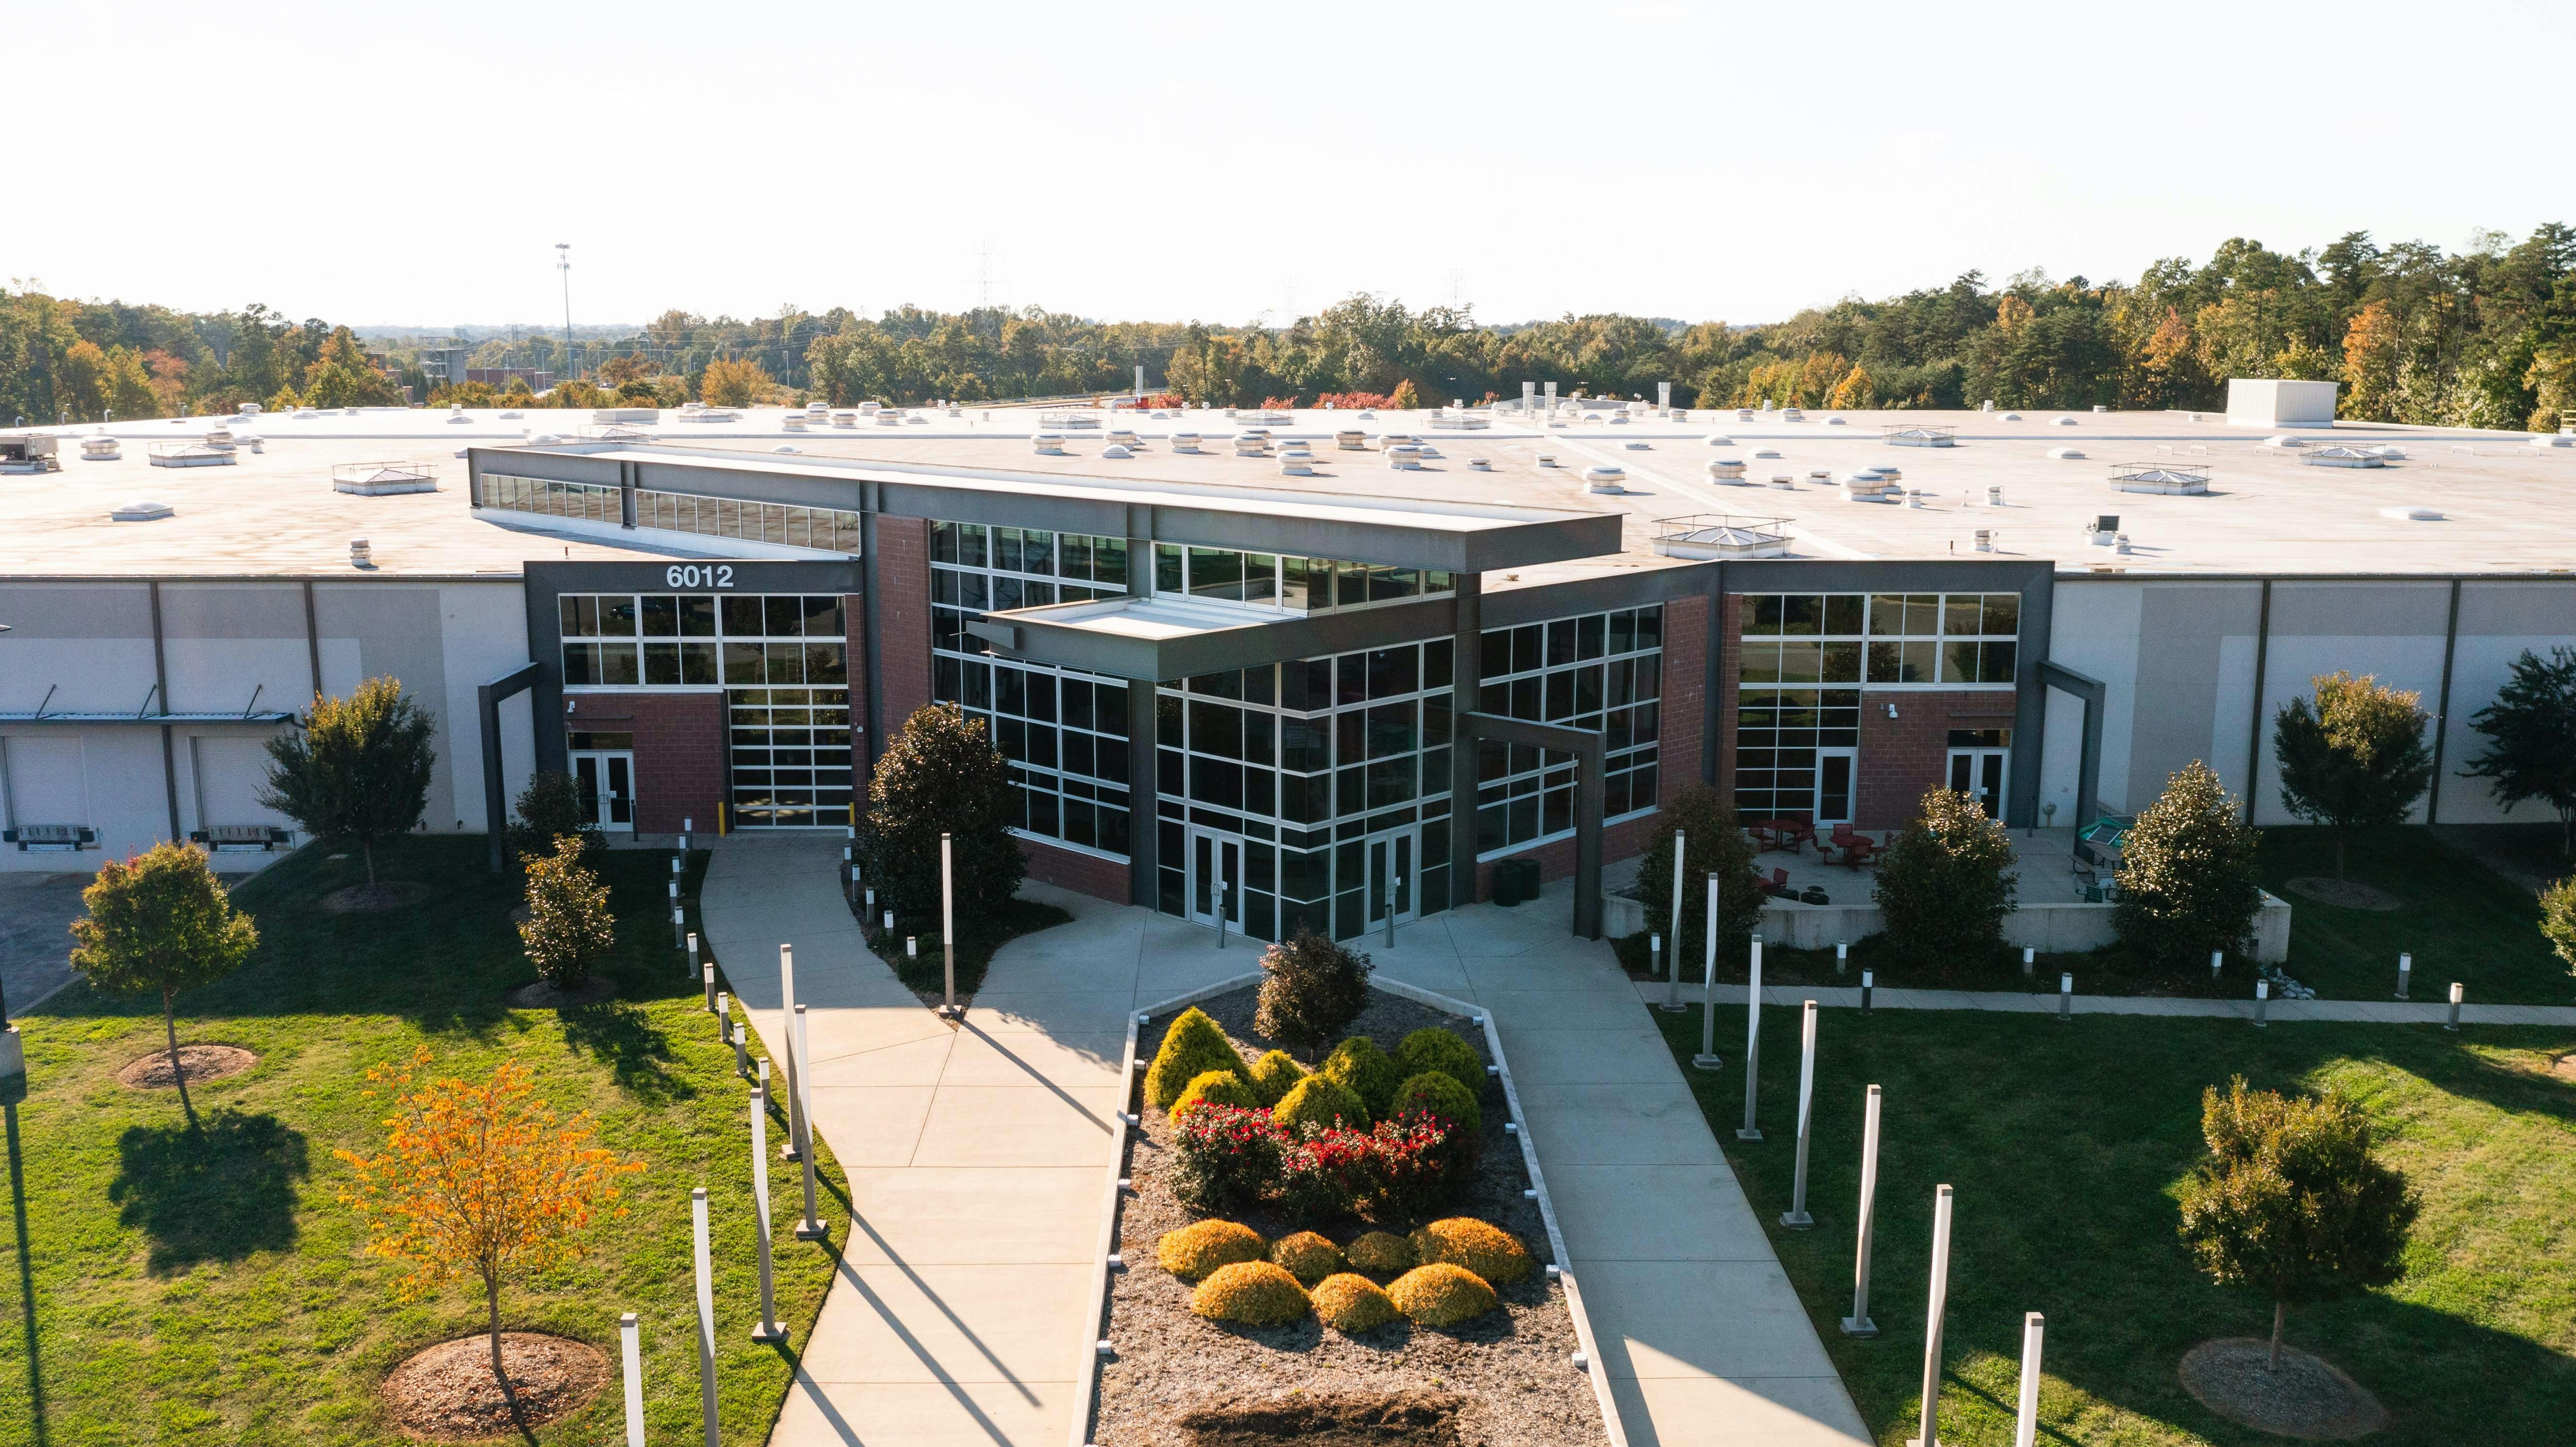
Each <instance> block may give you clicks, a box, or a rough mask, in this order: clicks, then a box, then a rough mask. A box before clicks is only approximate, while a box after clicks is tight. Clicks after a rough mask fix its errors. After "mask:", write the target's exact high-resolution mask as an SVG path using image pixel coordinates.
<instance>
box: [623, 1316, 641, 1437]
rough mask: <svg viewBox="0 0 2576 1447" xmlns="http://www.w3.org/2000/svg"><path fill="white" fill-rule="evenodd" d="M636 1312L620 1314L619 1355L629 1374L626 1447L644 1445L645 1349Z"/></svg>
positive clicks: (627, 1378)
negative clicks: (636, 1320)
mask: <svg viewBox="0 0 2576 1447" xmlns="http://www.w3.org/2000/svg"><path fill="white" fill-rule="evenodd" d="M638 1335H639V1333H638V1330H637V1327H636V1324H635V1313H633V1312H631V1311H630V1312H626V1313H625V1314H623V1315H621V1316H619V1317H618V1318H617V1357H618V1362H619V1364H620V1365H621V1366H623V1367H624V1368H625V1374H626V1447H644V1352H643V1344H642V1343H641V1342H640V1341H639V1340H638V1339H637V1338H638Z"/></svg>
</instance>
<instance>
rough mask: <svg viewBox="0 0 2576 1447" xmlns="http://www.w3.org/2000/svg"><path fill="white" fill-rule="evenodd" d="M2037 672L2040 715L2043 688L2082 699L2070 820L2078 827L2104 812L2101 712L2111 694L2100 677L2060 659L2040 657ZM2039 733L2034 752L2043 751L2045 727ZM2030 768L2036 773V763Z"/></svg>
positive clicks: (2044, 747)
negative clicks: (2081, 737) (2079, 746)
mask: <svg viewBox="0 0 2576 1447" xmlns="http://www.w3.org/2000/svg"><path fill="white" fill-rule="evenodd" d="M2038 672H2039V683H2040V691H2041V694H2042V706H2041V717H2042V718H2043V719H2045V718H2046V717H2047V712H2046V690H2048V689H2052V688H2054V689H2059V690H2062V691H2064V692H2066V693H2070V694H2073V695H2074V696H2075V697H2077V698H2079V699H2082V700H2083V701H2084V742H2083V747H2082V749H2081V750H2080V751H2079V752H2078V754H2077V760H2078V762H2077V763H2076V766H2075V812H2076V814H2077V815H2078V817H2077V818H2076V819H2075V820H2074V821H2073V822H2074V823H2075V824H2076V825H2077V826H2078V827H2081V826H2082V825H2083V824H2084V823H2085V822H2087V821H2086V819H2085V818H2084V817H2082V816H2086V815H2099V814H2101V813H2102V812H2104V811H2103V809H2102V798H2101V795H2102V713H2103V708H2104V701H2105V700H2106V699H2108V698H2109V697H2110V690H2108V689H2106V688H2104V687H2103V686H2102V681H2101V680H2100V679H2098V678H2088V677H2086V676H2085V675H2083V674H2081V673H2078V672H2076V671H2075V670H2074V669H2071V668H2069V667H2067V666H2066V665H2064V664H2062V663H2054V662H2049V661H2046V660H2043V661H2041V663H2040V664H2039V669H2038ZM2038 737H2039V739H2040V749H2039V750H2034V752H2043V751H2045V749H2046V748H2047V735H2046V732H2045V728H2044V727H2043V729H2042V731H2041V733H2040V734H2039V735H2038ZM2033 772H2034V773H2036V767H2035V766H2034V770H2033ZM2023 827H2024V828H2028V827H2029V826H2028V825H2024V826H2023Z"/></svg>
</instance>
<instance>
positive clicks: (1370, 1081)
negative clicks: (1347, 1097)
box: [1318, 1035, 1404, 1119]
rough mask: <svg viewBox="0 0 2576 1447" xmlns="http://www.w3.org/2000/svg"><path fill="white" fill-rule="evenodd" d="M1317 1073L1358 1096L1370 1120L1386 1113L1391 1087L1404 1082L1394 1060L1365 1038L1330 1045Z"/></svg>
mask: <svg viewBox="0 0 2576 1447" xmlns="http://www.w3.org/2000/svg"><path fill="white" fill-rule="evenodd" d="M1318 1073H1319V1074H1322V1075H1326V1076H1329V1077H1331V1078H1332V1079H1333V1080H1336V1081H1338V1082H1340V1083H1341V1085H1342V1087H1343V1088H1344V1089H1346V1090H1348V1091H1350V1093H1351V1094H1353V1095H1356V1096H1358V1097H1359V1098H1360V1104H1362V1105H1364V1106H1367V1107H1368V1112H1369V1117H1370V1118H1371V1119H1376V1118H1378V1117H1381V1116H1383V1115H1385V1114H1386V1108H1387V1104H1388V1102H1390V1101H1392V1100H1394V1099H1395V1088H1396V1087H1397V1086H1399V1085H1402V1084H1403V1083H1404V1077H1403V1076H1402V1075H1401V1074H1398V1073H1397V1071H1396V1068H1395V1061H1394V1059H1393V1058H1392V1057H1391V1056H1389V1055H1388V1054H1387V1053H1386V1052H1385V1051H1383V1050H1380V1049H1378V1048H1377V1042H1376V1041H1374V1040H1371V1039H1370V1038H1369V1037H1367V1036H1366V1035H1354V1036H1352V1037H1351V1038H1350V1039H1348V1040H1345V1041H1343V1042H1342V1043H1341V1044H1339V1045H1336V1046H1334V1047H1333V1053H1332V1054H1330V1055H1327V1056H1325V1057H1324V1063H1323V1066H1322V1067H1321V1069H1320V1070H1319V1072H1318Z"/></svg>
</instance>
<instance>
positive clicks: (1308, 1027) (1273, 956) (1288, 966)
mask: <svg viewBox="0 0 2576 1447" xmlns="http://www.w3.org/2000/svg"><path fill="white" fill-rule="evenodd" d="M1261 975H1262V979H1261V1007H1260V1009H1259V1010H1258V1011H1256V1012H1255V1013H1254V1015H1253V1017H1252V1027H1253V1028H1254V1029H1256V1030H1258V1031H1260V1032H1261V1033H1262V1034H1264V1035H1267V1036H1270V1037H1271V1038H1273V1039H1276V1040H1285V1041H1287V1042H1288V1043H1290V1044H1292V1045H1296V1046H1299V1047H1301V1048H1304V1049H1308V1050H1311V1049H1314V1048H1315V1047H1317V1046H1320V1045H1322V1044H1323V1043H1324V1042H1325V1041H1327V1040H1330V1039H1332V1038H1333V1037H1334V1036H1336V1035H1339V1034H1340V1033H1342V1032H1343V1031H1344V1030H1347V1029H1349V1028H1350V1024H1351V1022H1352V1021H1353V1020H1356V1019H1358V1018H1359V1017H1360V1011H1362V1010H1365V1009H1367V1008H1368V977H1369V959H1368V956H1366V955H1361V954H1353V953H1352V952H1351V951H1349V950H1346V949H1344V948H1342V947H1341V946H1340V945H1337V944H1335V943H1333V942H1332V941H1331V940H1328V939H1326V938H1324V937H1323V936H1322V935H1320V934H1317V933H1316V932H1315V931H1314V930H1312V929H1301V930H1299V931H1297V933H1296V934H1294V935H1292V936H1290V937H1289V938H1287V939H1285V940H1282V941H1280V942H1279V943H1278V944H1275V945H1272V946H1271V947H1270V948H1269V949H1267V950H1264V951H1262V954H1261Z"/></svg>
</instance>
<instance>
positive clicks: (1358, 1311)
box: [1314, 1271, 1403, 1335]
mask: <svg viewBox="0 0 2576 1447" xmlns="http://www.w3.org/2000/svg"><path fill="white" fill-rule="evenodd" d="M1314 1303H1315V1315H1317V1316H1320V1317H1322V1318H1323V1319H1324V1325H1326V1326H1329V1327H1331V1328H1332V1329H1333V1330H1335V1331H1338V1332H1344V1333H1347V1334H1350V1335H1357V1334H1358V1333H1360V1332H1364V1331H1375V1330H1376V1329H1378V1328H1379V1327H1382V1326H1384V1325H1386V1324H1387V1323H1388V1322H1391V1321H1393V1320H1395V1319H1396V1318H1397V1317H1398V1316H1401V1315H1403V1313H1401V1312H1399V1311H1397V1310H1396V1309H1395V1303H1394V1302H1393V1301H1391V1300H1389V1299H1388V1297H1387V1294H1386V1292H1385V1290H1384V1289H1383V1288H1381V1287H1380V1286H1379V1285H1378V1284H1377V1283H1376V1282H1374V1281H1371V1280H1369V1279H1368V1278H1367V1277H1365V1276H1354V1275H1352V1274H1351V1273H1349V1272H1347V1271H1345V1272H1343V1273H1342V1274H1340V1275H1338V1276H1327V1277H1325V1278H1324V1279H1323V1280H1322V1281H1320V1282H1318V1283H1316V1286H1315V1295H1314Z"/></svg>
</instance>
